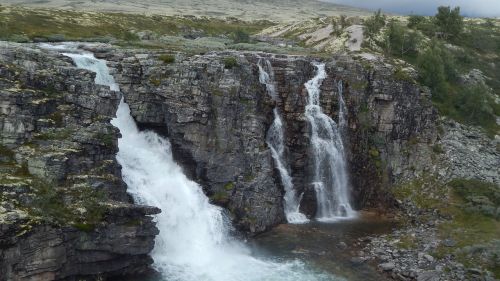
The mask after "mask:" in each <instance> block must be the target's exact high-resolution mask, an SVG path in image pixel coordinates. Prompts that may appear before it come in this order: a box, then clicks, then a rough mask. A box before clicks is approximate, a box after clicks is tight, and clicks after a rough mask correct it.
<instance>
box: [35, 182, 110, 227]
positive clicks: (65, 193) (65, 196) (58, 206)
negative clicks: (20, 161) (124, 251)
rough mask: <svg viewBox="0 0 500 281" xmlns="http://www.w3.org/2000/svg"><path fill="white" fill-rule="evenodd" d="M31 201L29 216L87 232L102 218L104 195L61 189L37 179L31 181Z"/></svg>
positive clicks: (80, 188)
mask: <svg viewBox="0 0 500 281" xmlns="http://www.w3.org/2000/svg"><path fill="white" fill-rule="evenodd" d="M32 189H33V193H34V197H33V200H32V202H30V204H29V205H28V206H26V207H27V209H28V211H29V212H30V213H31V215H32V216H35V217H39V218H41V219H42V220H43V221H46V222H48V223H51V224H55V225H60V226H73V227H76V228H77V229H80V230H84V231H91V230H93V229H94V227H95V226H96V225H98V224H99V223H100V222H101V221H102V219H103V216H104V213H105V207H104V206H103V205H102V204H101V203H100V202H102V201H103V198H104V194H103V193H102V192H100V191H98V190H95V189H93V188H92V187H90V186H74V187H64V188H61V187H59V186H57V185H56V184H55V183H51V182H47V181H45V180H43V179H40V178H35V179H34V180H33V181H32Z"/></svg>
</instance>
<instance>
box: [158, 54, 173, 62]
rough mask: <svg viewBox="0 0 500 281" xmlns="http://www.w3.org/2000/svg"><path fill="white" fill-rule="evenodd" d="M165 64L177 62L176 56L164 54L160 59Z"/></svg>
mask: <svg viewBox="0 0 500 281" xmlns="http://www.w3.org/2000/svg"><path fill="white" fill-rule="evenodd" d="M158 59H159V60H161V61H162V62H163V63H164V64H170V63H174V62H175V56H174V55H169V54H163V55H160V56H159V57H158Z"/></svg>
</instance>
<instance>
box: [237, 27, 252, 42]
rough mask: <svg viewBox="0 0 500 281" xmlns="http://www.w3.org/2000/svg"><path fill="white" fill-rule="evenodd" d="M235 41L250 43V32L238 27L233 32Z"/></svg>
mask: <svg viewBox="0 0 500 281" xmlns="http://www.w3.org/2000/svg"><path fill="white" fill-rule="evenodd" d="M233 41H234V43H249V42H250V34H249V33H248V32H246V31H244V30H241V29H238V30H236V31H235V32H233Z"/></svg>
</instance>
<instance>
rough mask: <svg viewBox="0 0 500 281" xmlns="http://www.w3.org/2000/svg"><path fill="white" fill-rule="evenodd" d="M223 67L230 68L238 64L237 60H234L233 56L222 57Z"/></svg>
mask: <svg viewBox="0 0 500 281" xmlns="http://www.w3.org/2000/svg"><path fill="white" fill-rule="evenodd" d="M223 62H224V68H226V69H232V68H234V67H236V66H238V61H237V60H236V58H235V57H227V58H224V61H223Z"/></svg>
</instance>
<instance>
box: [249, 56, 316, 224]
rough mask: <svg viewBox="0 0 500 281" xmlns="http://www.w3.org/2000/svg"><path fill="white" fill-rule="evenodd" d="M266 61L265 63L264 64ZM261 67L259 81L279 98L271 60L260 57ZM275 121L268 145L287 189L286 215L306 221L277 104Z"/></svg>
mask: <svg viewBox="0 0 500 281" xmlns="http://www.w3.org/2000/svg"><path fill="white" fill-rule="evenodd" d="M262 61H264V63H265V65H264V66H263V65H262ZM257 66H258V67H259V81H260V83H261V84H263V85H266V89H267V93H268V94H269V96H271V98H272V99H273V100H275V101H276V100H277V99H278V94H277V92H276V84H275V82H274V81H275V80H274V72H273V68H272V66H271V62H270V61H269V60H262V59H260V60H259V62H258V63H257ZM273 114H274V121H273V123H272V124H271V127H270V128H269V130H268V131H267V137H266V141H267V145H268V146H269V148H270V149H271V154H272V156H273V159H274V162H275V163H276V167H277V168H278V171H279V173H280V177H281V183H282V185H283V187H284V189H285V196H284V199H285V215H286V219H287V221H288V222H289V223H306V222H308V221H309V220H308V219H307V217H306V216H305V215H304V214H302V213H300V211H299V208H300V199H299V198H297V195H296V192H295V189H294V188H293V182H292V177H291V176H290V173H289V166H288V165H287V161H286V158H285V143H284V139H285V137H284V136H285V132H284V131H285V128H284V127H283V122H282V121H281V116H280V113H279V110H278V107H277V106H276V107H275V108H274V110H273Z"/></svg>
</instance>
